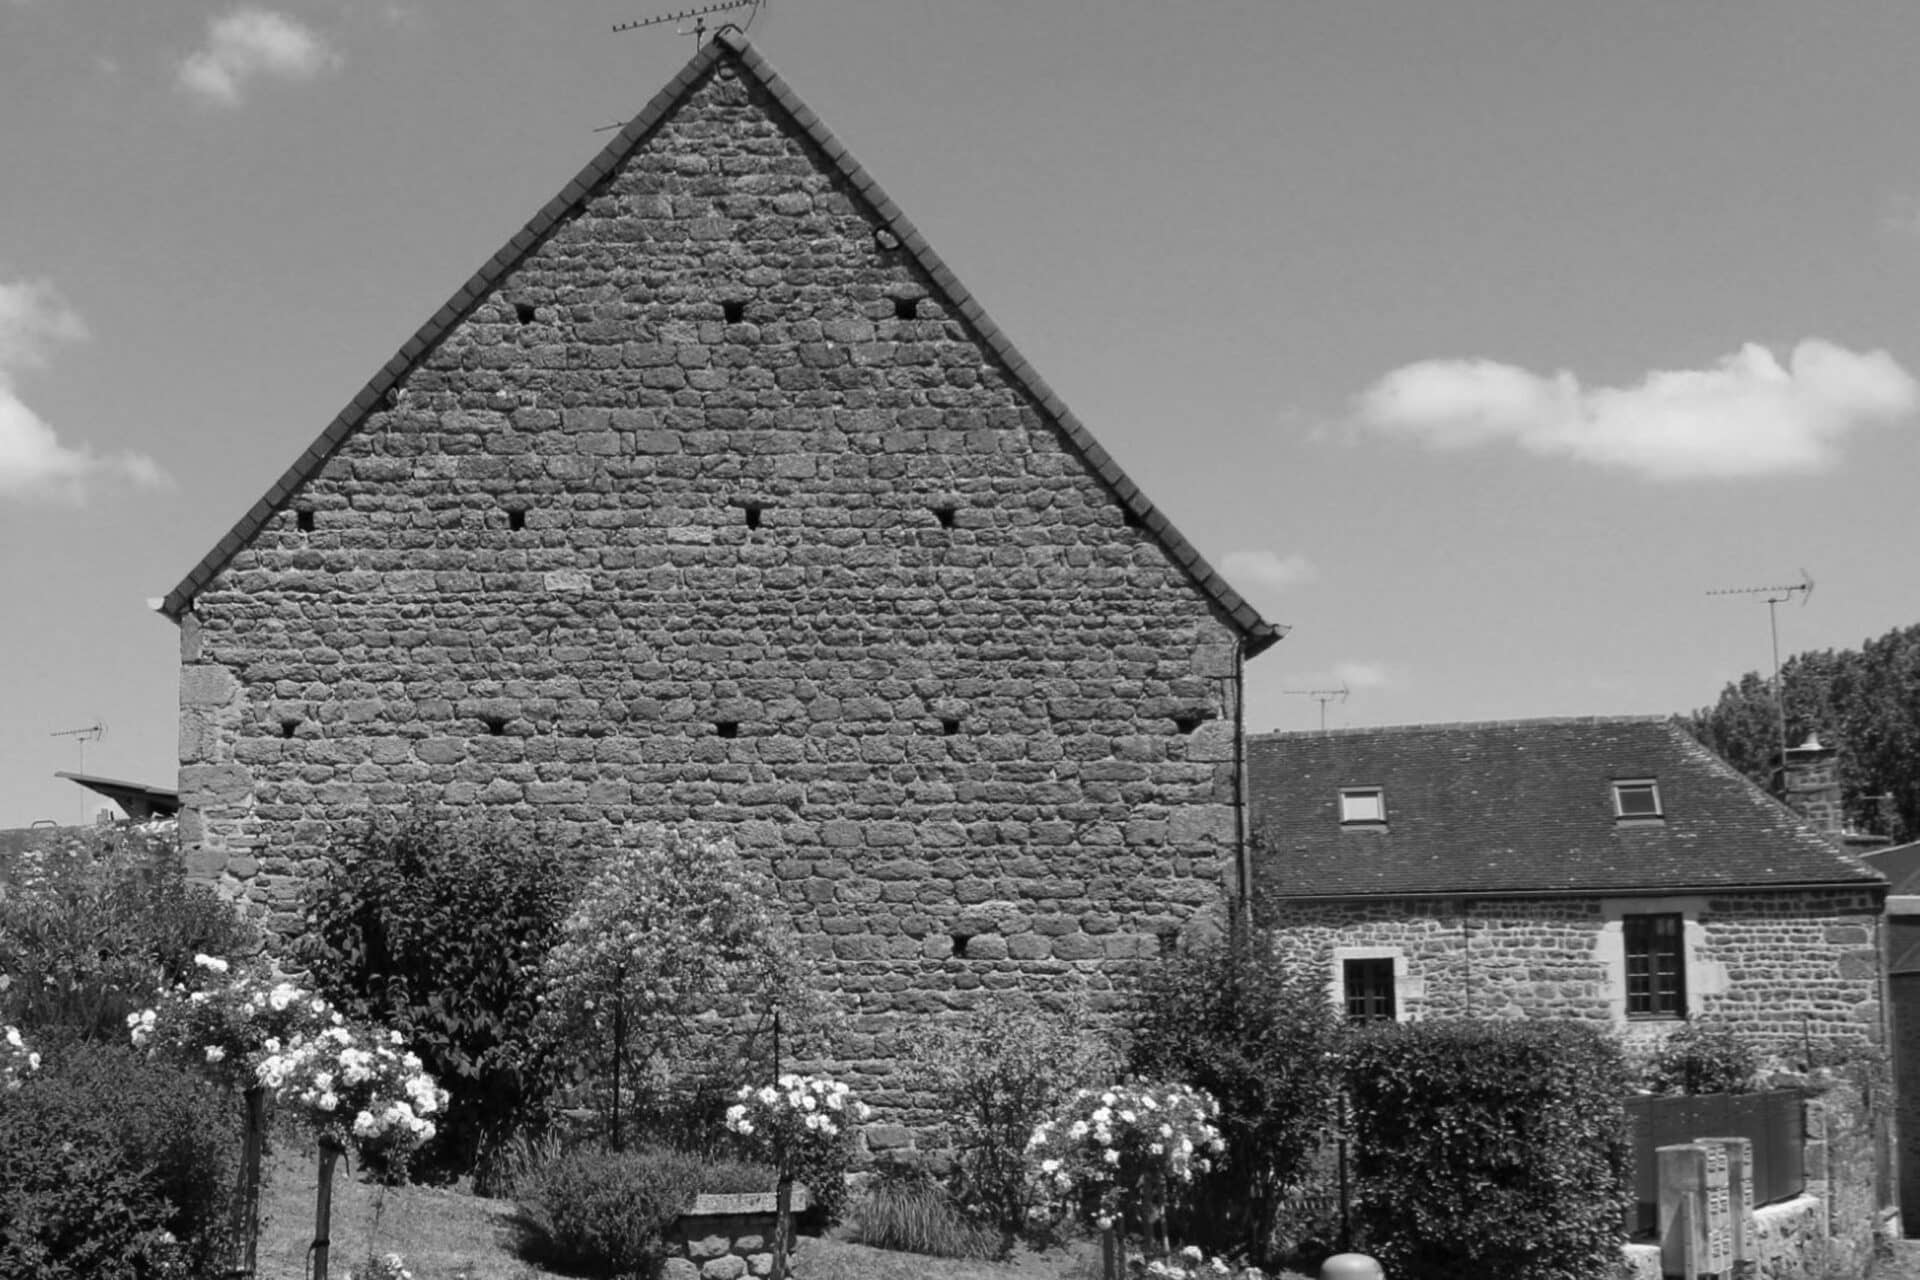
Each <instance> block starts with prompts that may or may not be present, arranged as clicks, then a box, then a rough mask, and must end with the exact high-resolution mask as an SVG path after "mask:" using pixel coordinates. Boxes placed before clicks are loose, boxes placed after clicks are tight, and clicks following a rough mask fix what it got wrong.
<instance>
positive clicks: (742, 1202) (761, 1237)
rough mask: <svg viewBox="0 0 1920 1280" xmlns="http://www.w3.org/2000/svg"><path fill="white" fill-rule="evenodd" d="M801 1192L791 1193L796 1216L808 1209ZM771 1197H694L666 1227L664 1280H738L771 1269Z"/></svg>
mask: <svg viewBox="0 0 1920 1280" xmlns="http://www.w3.org/2000/svg"><path fill="white" fill-rule="evenodd" d="M811 1203H812V1198H811V1197H810V1196H808V1194H807V1189H806V1188H805V1187H802V1186H796V1187H794V1189H793V1211H794V1213H795V1214H796V1215H798V1214H800V1213H801V1212H803V1211H804V1210H806V1209H807V1208H808V1206H809V1205H811ZM774 1218H775V1214H774V1193H773V1192H771V1191H759V1192H753V1193H751V1194H747V1195H732V1196H699V1197H697V1198H695V1200H694V1202H693V1207H692V1208H691V1209H688V1210H687V1211H686V1212H685V1213H683V1214H681V1215H680V1217H679V1218H677V1219H676V1220H675V1221H674V1223H673V1225H672V1226H670V1227H668V1228H667V1233H666V1235H667V1261H666V1265H665V1266H664V1267H662V1268H661V1271H660V1274H661V1276H662V1277H663V1278H664V1280H740V1277H742V1276H764V1275H770V1274H771V1273H772V1271H773V1225H774Z"/></svg>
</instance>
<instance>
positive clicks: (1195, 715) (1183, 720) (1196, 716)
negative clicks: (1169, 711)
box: [1173, 711, 1207, 733]
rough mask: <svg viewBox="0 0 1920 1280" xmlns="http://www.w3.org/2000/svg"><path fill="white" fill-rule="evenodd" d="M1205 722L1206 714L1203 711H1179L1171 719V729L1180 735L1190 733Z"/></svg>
mask: <svg viewBox="0 0 1920 1280" xmlns="http://www.w3.org/2000/svg"><path fill="white" fill-rule="evenodd" d="M1206 722H1207V713H1206V712H1204V711H1180V712H1176V713H1175V714H1174V717H1173V727H1174V728H1176V729H1178V730H1179V731H1180V732H1182V733H1192V732H1193V731H1194V730H1195V729H1198V728H1199V727H1200V726H1201V725H1203V724H1205V723H1206Z"/></svg>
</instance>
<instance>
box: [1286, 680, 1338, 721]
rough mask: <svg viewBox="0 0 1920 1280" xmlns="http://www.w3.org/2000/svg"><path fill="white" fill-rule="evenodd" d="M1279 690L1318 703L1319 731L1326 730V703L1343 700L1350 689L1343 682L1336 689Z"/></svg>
mask: <svg viewBox="0 0 1920 1280" xmlns="http://www.w3.org/2000/svg"><path fill="white" fill-rule="evenodd" d="M1280 692H1282V693H1285V694H1291V695H1293V696H1294V697H1297V698H1312V699H1313V700H1314V701H1315V702H1317V703H1319V704H1320V732H1322V733H1325V732H1326V731H1327V704H1328V703H1329V702H1345V701H1346V700H1347V696H1348V694H1350V693H1351V692H1352V690H1350V689H1348V688H1347V686H1346V685H1345V684H1344V683H1343V684H1342V685H1341V686H1340V687H1339V688H1338V689H1282V690H1281V691H1280Z"/></svg>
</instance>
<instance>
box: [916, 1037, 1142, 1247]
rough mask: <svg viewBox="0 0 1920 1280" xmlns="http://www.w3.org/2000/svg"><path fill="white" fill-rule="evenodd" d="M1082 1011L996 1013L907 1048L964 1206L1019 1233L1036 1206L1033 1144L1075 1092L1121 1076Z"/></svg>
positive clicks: (1111, 1055)
mask: <svg viewBox="0 0 1920 1280" xmlns="http://www.w3.org/2000/svg"><path fill="white" fill-rule="evenodd" d="M1085 1025H1086V1016H1085V1011H1084V1009H1082V1008H1080V1007H1078V1006H1074V1007H1069V1008H1068V1009H1066V1010H1064V1011H1057V1012H1047V1011H1043V1010H1039V1009H1034V1008H1018V1007H1009V1006H1004V1005H1003V1006H996V1007H993V1008H991V1009H989V1010H987V1011H985V1012H983V1013H979V1014H976V1015H975V1016H974V1017H973V1018H972V1019H970V1020H968V1021H966V1022H963V1023H958V1024H953V1025H944V1026H935V1027H934V1028H932V1029H931V1030H929V1031H927V1032H926V1033H924V1034H923V1035H921V1036H920V1037H919V1038H917V1039H916V1040H915V1041H914V1043H913V1044H912V1045H911V1046H910V1048H909V1050H908V1055H907V1056H908V1060H909V1061H911V1062H914V1063H917V1064H918V1067H917V1079H916V1080H915V1081H914V1083H915V1084H916V1085H917V1086H918V1087H919V1088H920V1089H922V1090H925V1091H926V1092H928V1093H930V1094H931V1095H932V1096H933V1100H934V1105H935V1106H937V1107H938V1108H939V1110H940V1115H941V1119H942V1121H943V1122H944V1123H945V1125H946V1136H947V1141H948V1143H949V1144H950V1145H951V1146H952V1148H953V1153H954V1174H955V1179H956V1183H957V1186H956V1190H957V1193H958V1196H959V1200H960V1203H961V1205H962V1206H964V1207H965V1208H966V1209H967V1210H968V1211H969V1212H972V1213H976V1214H978V1215H980V1216H981V1217H984V1218H986V1219H987V1220H988V1221H991V1222H993V1223H995V1224H996V1225H998V1226H999V1227H1000V1229H1001V1230H1002V1231H1007V1232H1013V1231H1018V1230H1020V1229H1021V1228H1022V1227H1023V1226H1024V1225H1025V1224H1026V1221H1027V1215H1028V1211H1029V1210H1030V1209H1031V1208H1032V1207H1033V1206H1034V1204H1035V1203H1037V1200H1036V1192H1035V1189H1034V1187H1033V1185H1032V1184H1031V1183H1030V1182H1029V1180H1028V1178H1027V1167H1028V1161H1027V1140H1028V1139H1029V1138H1030V1137H1032V1136H1033V1131H1034V1129H1035V1128H1036V1127H1038V1125H1039V1124H1040V1122H1041V1121H1043V1120H1045V1119H1046V1118H1047V1117H1048V1116H1050V1115H1052V1114H1053V1113H1054V1112H1055V1111H1056V1110H1057V1109H1059V1107H1060V1106H1061V1105H1062V1104H1064V1103H1065V1102H1066V1100H1067V1099H1068V1098H1070V1097H1072V1096H1073V1093H1074V1091H1075V1090H1076V1089H1079V1088H1082V1087H1084V1086H1087V1085H1091V1084H1093V1083H1094V1082H1096V1081H1099V1080H1110V1079H1112V1078H1113V1077H1114V1076H1115V1075H1117V1074H1118V1072H1117V1069H1116V1068H1117V1066H1118V1064H1117V1063H1116V1062H1115V1060H1114V1056H1113V1053H1112V1051H1111V1050H1110V1049H1109V1048H1108V1047H1107V1046H1106V1045H1105V1044H1103V1043H1102V1042H1101V1041H1099V1040H1097V1039H1095V1038H1093V1037H1091V1036H1089V1035H1087V1034H1086V1033H1085V1032H1084V1031H1082V1030H1081V1028H1082V1027H1084V1026H1085Z"/></svg>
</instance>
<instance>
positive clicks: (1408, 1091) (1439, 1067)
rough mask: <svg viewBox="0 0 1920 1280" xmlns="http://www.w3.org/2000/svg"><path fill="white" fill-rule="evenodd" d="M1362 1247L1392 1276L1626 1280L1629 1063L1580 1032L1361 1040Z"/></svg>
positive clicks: (1405, 1034) (1353, 1073)
mask: <svg viewBox="0 0 1920 1280" xmlns="http://www.w3.org/2000/svg"><path fill="white" fill-rule="evenodd" d="M1347 1082H1348V1089H1349V1091H1350V1096H1351V1098H1352V1133H1353V1143H1354V1150H1355V1152H1356V1169H1355V1173H1356V1177H1355V1197H1354V1207H1355V1215H1356V1225H1357V1227H1358V1235H1359V1238H1360V1240H1361V1241H1362V1242H1363V1244H1364V1247H1365V1248H1366V1249H1367V1251H1368V1252H1370V1253H1372V1254H1374V1255H1375V1256H1377V1257H1378V1258H1379V1259H1380V1261H1381V1262H1382V1264H1383V1265H1384V1266H1385V1267H1386V1270H1387V1274H1389V1275H1406V1276H1427V1275H1431V1276H1470V1275H1472V1276H1525V1277H1528V1280H1602V1278H1603V1277H1610V1276H1612V1275H1613V1274H1615V1273H1616V1272H1617V1270H1618V1268H1619V1264H1620V1222H1621V1215H1622V1213H1623V1211H1624V1207H1625V1185H1626V1183H1625V1178H1626V1166H1627V1159H1628V1155H1627V1148H1626V1145H1625V1142H1624V1139H1623V1133H1624V1117H1623V1113H1622V1108H1621V1099H1622V1097H1623V1095H1624V1094H1625V1092H1626V1088H1627V1078H1626V1073H1625V1067H1624V1062H1623V1059H1622V1055H1621V1052H1620V1048H1619V1046H1618V1044H1617V1043H1616V1042H1615V1040H1614V1039H1613V1038H1612V1037H1611V1036H1610V1035H1608V1034H1607V1033H1605V1032H1604V1031H1600V1030H1596V1029H1594V1028H1592V1027H1589V1026H1586V1025H1584V1024H1576V1023H1571V1022H1430V1023H1414V1024H1410V1025H1407V1026H1394V1025H1387V1026H1382V1027H1370V1028H1366V1029H1364V1030H1361V1031H1359V1032H1357V1033H1356V1034H1355V1035H1354V1036H1353V1039H1352V1043H1351V1047H1350V1049H1349V1051H1348V1057H1347Z"/></svg>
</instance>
